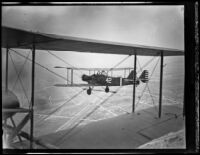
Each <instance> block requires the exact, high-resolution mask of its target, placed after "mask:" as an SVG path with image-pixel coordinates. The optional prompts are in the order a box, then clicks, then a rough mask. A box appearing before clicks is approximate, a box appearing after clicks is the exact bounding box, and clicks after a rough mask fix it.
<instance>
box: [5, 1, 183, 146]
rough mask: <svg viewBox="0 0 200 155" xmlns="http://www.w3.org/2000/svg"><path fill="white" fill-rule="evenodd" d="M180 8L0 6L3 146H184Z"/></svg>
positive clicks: (151, 6) (163, 6)
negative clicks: (0, 10)
mask: <svg viewBox="0 0 200 155" xmlns="http://www.w3.org/2000/svg"><path fill="white" fill-rule="evenodd" d="M184 9H185V8H184V5H106V4H105V5H3V6H2V27H1V31H2V42H1V43H2V45H1V46H2V49H1V50H2V52H1V53H2V54H1V56H2V67H1V69H2V132H3V133H2V147H3V149H20V150H25V149H33V150H39V149H44V150H46V149H48V150H51V149H52V150H57V149H58V150H62V149H138V150H143V149H186V133H185V132H186V124H185V117H186V116H185V104H184V103H185V102H184V90H185V82H184V80H185V58H184V56H185V42H184V39H185V35H184V29H185V27H184Z"/></svg>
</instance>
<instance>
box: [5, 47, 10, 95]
mask: <svg viewBox="0 0 200 155" xmlns="http://www.w3.org/2000/svg"><path fill="white" fill-rule="evenodd" d="M8 52H9V48H8V47H7V48H6V80H5V82H6V83H5V85H6V87H5V90H6V92H7V91H8Z"/></svg>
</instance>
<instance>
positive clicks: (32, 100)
mask: <svg viewBox="0 0 200 155" xmlns="http://www.w3.org/2000/svg"><path fill="white" fill-rule="evenodd" d="M34 85H35V43H33V49H32V77H31V88H32V90H31V105H30V113H31V121H30V126H31V128H30V133H31V136H30V149H33V121H34V120H33V118H34V111H33V110H34V108H33V107H34V94H35V92H34V89H35V87H34Z"/></svg>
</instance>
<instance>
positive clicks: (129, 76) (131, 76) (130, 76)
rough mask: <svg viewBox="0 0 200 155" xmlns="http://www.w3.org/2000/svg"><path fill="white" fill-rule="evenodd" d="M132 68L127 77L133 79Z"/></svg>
mask: <svg viewBox="0 0 200 155" xmlns="http://www.w3.org/2000/svg"><path fill="white" fill-rule="evenodd" d="M133 75H134V70H132V71H131V73H130V74H129V75H128V77H127V79H133Z"/></svg>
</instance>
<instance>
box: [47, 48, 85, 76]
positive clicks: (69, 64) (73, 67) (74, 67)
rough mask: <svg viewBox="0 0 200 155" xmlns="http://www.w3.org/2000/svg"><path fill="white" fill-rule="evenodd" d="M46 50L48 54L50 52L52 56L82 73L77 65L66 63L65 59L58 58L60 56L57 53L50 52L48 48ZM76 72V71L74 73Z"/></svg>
mask: <svg viewBox="0 0 200 155" xmlns="http://www.w3.org/2000/svg"><path fill="white" fill-rule="evenodd" d="M47 52H48V53H49V54H51V55H52V56H54V57H56V58H57V59H59V60H60V61H62V62H64V63H65V64H66V65H69V66H71V67H73V68H75V69H78V71H79V72H80V73H81V74H83V72H82V71H81V70H80V69H79V68H78V67H74V66H73V65H71V64H70V63H68V62H67V61H66V60H64V59H62V58H60V57H58V56H57V55H55V54H53V53H52V52H50V51H49V50H47ZM75 74H76V73H75ZM76 75H77V76H78V77H80V75H78V74H76Z"/></svg>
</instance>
